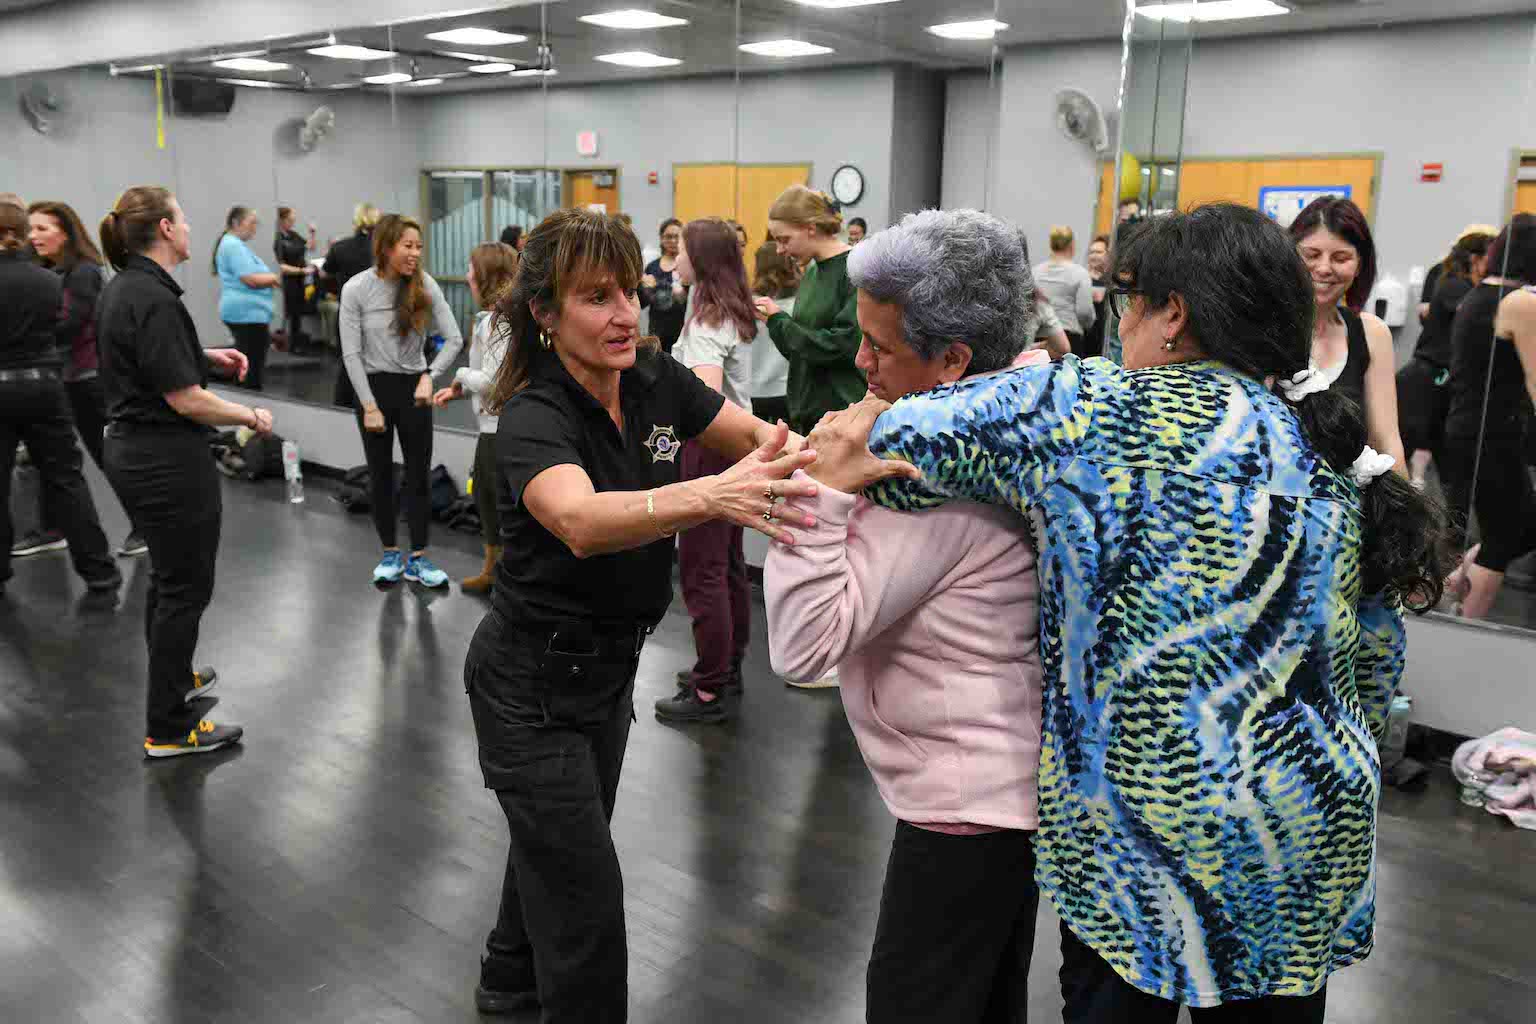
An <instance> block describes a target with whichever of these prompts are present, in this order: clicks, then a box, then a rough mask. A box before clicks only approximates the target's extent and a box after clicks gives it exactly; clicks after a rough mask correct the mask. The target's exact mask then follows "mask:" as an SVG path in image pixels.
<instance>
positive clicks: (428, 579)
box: [405, 555, 448, 589]
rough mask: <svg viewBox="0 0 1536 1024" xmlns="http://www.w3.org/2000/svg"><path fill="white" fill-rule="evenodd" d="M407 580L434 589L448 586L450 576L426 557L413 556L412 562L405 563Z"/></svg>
mask: <svg viewBox="0 0 1536 1024" xmlns="http://www.w3.org/2000/svg"><path fill="white" fill-rule="evenodd" d="M405 578H406V579H408V580H410V581H411V582H412V583H420V584H421V585H422V586H424V587H432V588H434V589H435V588H437V587H446V586H447V585H448V574H447V573H445V572H443V570H441V569H439V568H438V567H437V566H435V565H433V564H432V560H431V559H429V558H428V557H427V556H426V555H412V556H411V560H410V561H409V562H406V563H405Z"/></svg>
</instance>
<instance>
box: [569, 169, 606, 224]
mask: <svg viewBox="0 0 1536 1024" xmlns="http://www.w3.org/2000/svg"><path fill="white" fill-rule="evenodd" d="M600 178H601V179H602V180H603V182H604V184H599V179H600ZM565 194H566V197H567V198H566V205H567V206H573V207H577V208H579V209H587V208H588V207H591V206H595V205H598V204H601V205H602V206H603V208H604V209H605V210H606V211H607V212H608V213H610V214H612V213H618V212H619V175H618V172H617V171H571V172H570V173H568V174H567V175H566V190H565Z"/></svg>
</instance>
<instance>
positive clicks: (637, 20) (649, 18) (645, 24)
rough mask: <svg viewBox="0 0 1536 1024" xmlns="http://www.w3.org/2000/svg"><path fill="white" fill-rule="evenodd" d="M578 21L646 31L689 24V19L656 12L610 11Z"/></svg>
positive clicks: (598, 25) (602, 26) (599, 25)
mask: <svg viewBox="0 0 1536 1024" xmlns="http://www.w3.org/2000/svg"><path fill="white" fill-rule="evenodd" d="M578 20H580V21H584V22H586V23H587V24H588V25H596V26H597V27H598V28H618V29H644V28H672V27H674V26H676V25H686V24H688V19H687V18H672V17H668V16H667V15H665V14H657V13H656V12H655V11H635V10H624V11H609V12H608V13H606V14H584V15H582V16H581V18H579V19H578Z"/></svg>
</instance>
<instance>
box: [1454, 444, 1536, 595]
mask: <svg viewBox="0 0 1536 1024" xmlns="http://www.w3.org/2000/svg"><path fill="white" fill-rule="evenodd" d="M1444 450H1445V454H1446V457H1445V458H1444V459H1443V460H1442V459H1441V458H1440V457H1439V455H1438V454H1437V455H1436V457H1435V465H1436V466H1438V467H1440V468H1441V471H1442V472H1444V473H1446V474H1447V476H1448V477H1449V486H1448V487H1447V492H1448V500H1449V503H1450V505H1451V509H1452V511H1453V513H1456V514H1459V515H1461V516H1462V517H1465V516H1466V515H1467V514H1468V512H1470V513H1471V514H1472V515H1475V516H1476V517H1477V536H1478V542H1479V543H1481V544H1482V550H1480V551H1479V552H1478V553H1477V564H1478V565H1480V566H1482V567H1483V568H1484V569H1491V570H1493V571H1494V572H1504V571H1505V570H1506V569H1508V568H1509V563H1510V562H1513V561H1514V560H1515V559H1517V558H1520V557H1521V556H1523V555H1526V554H1528V553H1529V552H1530V551H1532V550H1533V549H1536V491H1533V489H1532V487H1531V476H1530V473H1529V472H1528V471H1527V470H1526V468H1525V443H1524V441H1523V439H1522V438H1521V436H1520V435H1518V434H1513V433H1510V434H1498V435H1489V436H1488V437H1486V438H1484V439H1483V450H1482V458H1481V459H1479V458H1478V450H1477V439H1476V438H1466V437H1447V438H1446V439H1445V449H1444ZM1474 468H1475V469H1476V471H1477V480H1476V481H1475V486H1474V481H1473V480H1472V473H1473V470H1474ZM1457 539H1458V540H1459V539H1460V536H1459V530H1458V532H1457Z"/></svg>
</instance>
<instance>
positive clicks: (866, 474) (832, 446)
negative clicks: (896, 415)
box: [805, 395, 923, 493]
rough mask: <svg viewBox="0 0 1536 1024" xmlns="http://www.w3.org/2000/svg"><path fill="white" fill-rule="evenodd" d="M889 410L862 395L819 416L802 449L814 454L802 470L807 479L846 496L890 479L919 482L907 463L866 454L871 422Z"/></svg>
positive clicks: (918, 475)
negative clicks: (837, 408)
mask: <svg viewBox="0 0 1536 1024" xmlns="http://www.w3.org/2000/svg"><path fill="white" fill-rule="evenodd" d="M890 407H891V403H889V402H887V401H884V400H883V399H879V398H876V397H875V396H874V395H866V396H864V400H863V401H861V402H857V403H855V404H854V405H850V406H849V407H848V408H846V409H842V410H840V411H838V412H829V413H827V414H826V415H825V416H823V417H822V418H821V422H820V423H818V424H816V429H815V430H813V431H811V435H810V437H807V438H806V439H805V444H806V447H807V448H810V449H813V450H815V451H816V453H817V458H816V462H815V463H814V464H813V465H812V466H811V467H810V468H809V469H807V470H806V473H807V474H808V475H809V476H810V477H811V479H813V480H817V481H819V482H821V483H824V484H826V485H827V486H828V487H831V488H834V489H836V490H839V491H846V492H849V493H852V492H854V491H862V490H863V489H864V488H866V487H868V486H869V485H870V484H874V483H878V482H879V481H881V480H889V479H891V478H892V477H899V478H901V479H904V480H921V479H922V477H923V474H922V472H921V471H920V470H919V469H918V468H917V467H916V466H914V465H912V464H911V463H910V462H902V461H901V460H899V459H882V458H879V457H877V456H876V455H875V454H874V453H873V452H871V451H870V450H869V433H870V431H872V430H873V429H874V428H875V420H877V419H879V418H880V414H881V413H883V412H885V411H886V410H887V409H889V408H890Z"/></svg>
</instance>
